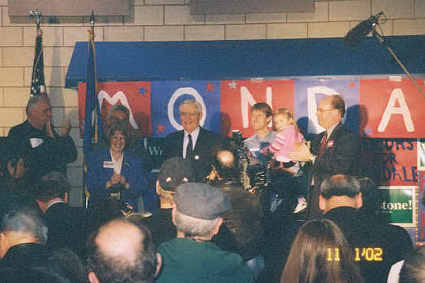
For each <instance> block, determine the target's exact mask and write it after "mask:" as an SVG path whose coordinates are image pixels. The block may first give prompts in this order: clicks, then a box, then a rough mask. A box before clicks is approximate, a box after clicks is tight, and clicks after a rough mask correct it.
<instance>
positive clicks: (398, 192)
mask: <svg viewBox="0 0 425 283" xmlns="http://www.w3.org/2000/svg"><path fill="white" fill-rule="evenodd" d="M378 193H379V195H380V200H381V204H380V209H381V212H382V213H383V214H384V215H385V216H387V217H388V220H390V222H391V223H393V224H397V225H400V226H404V227H414V226H415V221H414V217H413V212H414V211H415V200H416V198H415V194H416V186H390V187H379V189H378Z"/></svg>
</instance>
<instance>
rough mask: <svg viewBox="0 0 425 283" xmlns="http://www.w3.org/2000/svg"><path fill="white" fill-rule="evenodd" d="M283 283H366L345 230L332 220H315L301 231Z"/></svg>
mask: <svg viewBox="0 0 425 283" xmlns="http://www.w3.org/2000/svg"><path fill="white" fill-rule="evenodd" d="M280 282H281V283H294V282H297V283H341V282H344V283H350V282H355V283H362V282H363V279H362V277H361V275H360V271H359V268H358V266H357V265H356V264H355V263H354V257H353V254H352V251H351V249H350V247H349V245H348V243H347V241H346V239H345V238H344V235H343V234H342V232H341V230H340V229H339V228H338V226H337V225H336V224H335V223H333V222H332V221H331V220H327V219H321V220H311V221H308V222H306V223H305V224H304V225H303V226H302V227H301V228H300V230H299V231H298V234H297V236H296V237H295V240H294V243H293V245H292V248H291V252H290V253H289V256H288V260H287V262H286V265H285V268H284V269H283V273H282V277H281V280H280Z"/></svg>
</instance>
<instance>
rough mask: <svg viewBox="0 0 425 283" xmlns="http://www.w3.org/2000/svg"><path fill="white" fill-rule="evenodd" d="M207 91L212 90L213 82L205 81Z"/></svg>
mask: <svg viewBox="0 0 425 283" xmlns="http://www.w3.org/2000/svg"><path fill="white" fill-rule="evenodd" d="M209 91H214V84H212V83H207V92H209Z"/></svg>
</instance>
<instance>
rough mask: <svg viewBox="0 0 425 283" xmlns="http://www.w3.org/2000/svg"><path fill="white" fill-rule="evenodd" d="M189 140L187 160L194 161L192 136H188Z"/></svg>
mask: <svg viewBox="0 0 425 283" xmlns="http://www.w3.org/2000/svg"><path fill="white" fill-rule="evenodd" d="M187 137H188V139H189V142H188V143H187V147H186V159H192V155H193V142H192V135H190V134H189V135H188V136H187Z"/></svg>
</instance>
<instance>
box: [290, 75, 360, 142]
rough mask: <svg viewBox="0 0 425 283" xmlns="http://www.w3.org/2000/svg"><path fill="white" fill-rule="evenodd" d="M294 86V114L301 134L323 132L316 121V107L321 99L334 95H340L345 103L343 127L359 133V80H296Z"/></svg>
mask: <svg viewBox="0 0 425 283" xmlns="http://www.w3.org/2000/svg"><path fill="white" fill-rule="evenodd" d="M294 84H295V95H294V98H295V101H294V105H295V106H294V108H295V109H294V112H295V113H294V114H295V118H296V119H297V123H298V127H299V128H300V130H301V131H302V132H303V133H308V134H317V133H320V132H322V131H324V129H323V128H322V127H321V126H320V125H319V123H318V120H317V116H316V111H317V107H318V106H319V102H320V100H321V99H322V98H324V97H326V96H329V95H335V94H338V95H341V96H342V98H343V99H344V101H345V108H346V115H345V119H344V121H343V122H344V124H345V127H346V128H347V129H349V130H351V131H352V132H354V133H358V132H359V108H358V104H359V80H357V79H326V80H324V79H315V80H296V81H295V83H294Z"/></svg>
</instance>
